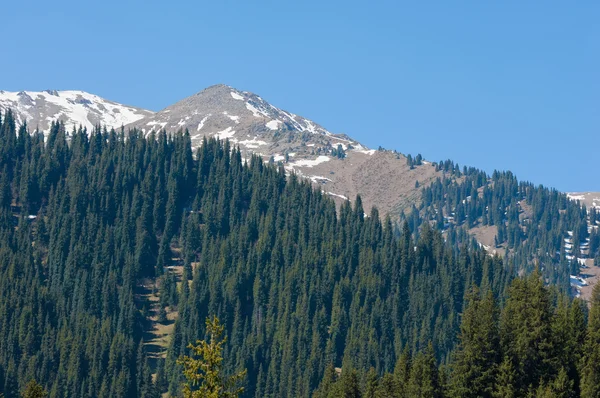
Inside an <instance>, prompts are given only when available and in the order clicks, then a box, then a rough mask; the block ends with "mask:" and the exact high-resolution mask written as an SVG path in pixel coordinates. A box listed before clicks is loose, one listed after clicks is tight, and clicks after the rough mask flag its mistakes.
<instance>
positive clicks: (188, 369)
mask: <svg viewBox="0 0 600 398" xmlns="http://www.w3.org/2000/svg"><path fill="white" fill-rule="evenodd" d="M206 329H207V333H208V335H209V338H208V340H198V342H197V345H193V344H190V345H189V346H188V348H189V349H191V350H192V351H193V353H194V356H199V357H200V358H198V359H196V358H193V357H189V356H184V357H182V358H181V359H180V360H179V361H178V363H179V364H180V365H182V366H183V374H184V376H185V378H186V379H187V380H188V382H187V383H185V384H184V386H183V395H184V397H186V398H233V397H237V396H238V395H239V394H241V393H242V392H243V391H244V388H243V387H237V386H236V385H237V384H238V383H239V382H241V381H242V380H243V379H244V378H245V377H246V371H245V370H244V371H242V372H239V373H236V374H234V375H232V376H225V375H223V374H222V367H223V365H222V362H223V354H222V352H223V344H225V342H226V340H227V339H226V338H225V337H222V336H223V331H224V330H225V327H224V326H223V325H221V324H220V323H219V319H218V318H217V317H213V319H210V318H207V319H206Z"/></svg>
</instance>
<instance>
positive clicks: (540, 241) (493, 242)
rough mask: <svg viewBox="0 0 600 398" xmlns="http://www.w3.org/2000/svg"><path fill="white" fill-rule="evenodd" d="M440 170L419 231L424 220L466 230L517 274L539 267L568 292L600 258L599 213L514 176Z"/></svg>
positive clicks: (425, 199)
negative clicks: (590, 263) (586, 266)
mask: <svg viewBox="0 0 600 398" xmlns="http://www.w3.org/2000/svg"><path fill="white" fill-rule="evenodd" d="M436 167H437V168H438V169H439V170H442V171H444V177H443V178H438V179H437V180H436V181H435V182H434V183H433V184H431V185H429V186H427V187H424V188H423V190H422V200H421V203H420V207H419V208H418V209H417V208H415V209H414V211H413V214H412V215H411V216H410V217H409V220H410V222H411V227H412V228H413V229H418V228H419V226H420V225H421V223H423V222H427V223H429V224H431V225H434V226H436V227H437V229H439V230H455V229H464V230H466V231H467V232H469V233H471V234H473V235H474V236H476V237H477V238H478V240H479V241H480V242H481V243H482V245H485V246H486V250H488V251H489V252H498V253H499V254H501V255H503V256H504V257H506V259H507V260H508V261H509V262H510V263H512V264H513V266H514V268H515V269H516V270H518V271H521V270H522V271H523V272H525V273H530V272H531V271H532V270H533V269H534V268H535V267H539V268H540V269H541V270H542V272H543V275H544V277H545V278H546V280H547V281H548V282H549V283H552V284H557V285H559V286H561V288H563V289H565V291H568V289H569V275H578V274H579V273H580V265H581V264H582V263H584V261H585V259H587V258H590V259H594V258H598V256H599V255H600V234H599V233H598V226H599V225H600V213H599V212H598V210H597V209H595V208H593V207H592V208H586V207H585V206H582V205H580V203H579V202H577V201H571V200H569V199H568V197H567V195H566V194H564V193H561V192H558V191H556V190H554V189H549V188H545V187H543V186H535V185H534V184H532V183H529V182H523V181H521V182H520V181H518V180H517V178H516V177H515V176H514V175H513V174H512V173H510V172H498V171H496V172H494V173H493V174H492V175H491V176H488V175H487V174H486V173H485V172H483V171H481V170H477V169H475V168H463V170H461V169H460V168H458V166H457V165H456V164H454V163H453V162H451V161H445V162H439V163H438V164H437V166H436ZM486 241H487V244H486Z"/></svg>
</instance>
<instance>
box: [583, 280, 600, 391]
mask: <svg viewBox="0 0 600 398" xmlns="http://www.w3.org/2000/svg"><path fill="white" fill-rule="evenodd" d="M590 304H591V309H590V314H589V318H588V328H587V336H586V339H585V349H584V355H583V359H582V361H581V370H580V373H581V396H582V397H583V398H592V397H598V396H600V284H596V286H594V290H593V291H592V297H591V299H590Z"/></svg>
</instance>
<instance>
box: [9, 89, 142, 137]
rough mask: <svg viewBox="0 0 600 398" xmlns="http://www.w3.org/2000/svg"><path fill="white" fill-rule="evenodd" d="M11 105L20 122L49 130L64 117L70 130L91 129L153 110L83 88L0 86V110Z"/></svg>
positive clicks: (119, 123)
mask: <svg viewBox="0 0 600 398" xmlns="http://www.w3.org/2000/svg"><path fill="white" fill-rule="evenodd" d="M7 109H12V110H13V112H14V113H15V116H16V120H17V124H19V125H20V124H22V123H23V122H25V121H26V122H27V124H28V126H29V129H30V131H35V130H36V129H38V130H39V131H48V129H49V128H50V124H51V123H52V121H55V120H61V121H63V122H64V123H65V127H66V128H67V131H70V130H71V129H72V128H73V127H79V126H80V125H81V126H83V127H86V128H87V129H88V130H91V129H92V128H93V127H94V126H96V125H103V126H107V127H108V128H110V127H114V128H118V127H121V126H123V125H125V124H129V123H131V122H134V121H136V120H138V119H141V118H143V117H145V116H149V115H152V114H153V112H152V111H148V110H145V109H140V108H136V107H132V106H126V105H122V104H118V103H116V102H112V101H109V100H106V99H104V98H101V97H99V96H97V95H94V94H90V93H86V92H84V91H56V90H45V91H20V92H18V93H17V92H9V91H1V90H0V111H2V113H4V112H6V110H7Z"/></svg>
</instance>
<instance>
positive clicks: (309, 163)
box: [293, 156, 331, 167]
mask: <svg viewBox="0 0 600 398" xmlns="http://www.w3.org/2000/svg"><path fill="white" fill-rule="evenodd" d="M330 160H331V158H330V157H329V156H319V157H317V158H316V159H300V160H297V161H295V162H294V164H293V165H294V166H300V167H314V166H317V165H319V164H321V163H325V162H329V161H330Z"/></svg>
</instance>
